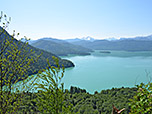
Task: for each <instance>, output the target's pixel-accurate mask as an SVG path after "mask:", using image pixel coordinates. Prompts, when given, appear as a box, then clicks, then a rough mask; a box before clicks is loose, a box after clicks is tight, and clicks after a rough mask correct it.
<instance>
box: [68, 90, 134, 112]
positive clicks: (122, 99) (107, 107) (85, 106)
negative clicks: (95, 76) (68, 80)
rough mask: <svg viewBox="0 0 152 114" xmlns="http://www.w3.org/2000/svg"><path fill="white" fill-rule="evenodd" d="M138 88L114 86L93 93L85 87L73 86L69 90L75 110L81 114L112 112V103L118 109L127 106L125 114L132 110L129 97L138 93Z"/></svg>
mask: <svg viewBox="0 0 152 114" xmlns="http://www.w3.org/2000/svg"><path fill="white" fill-rule="evenodd" d="M136 91H137V89H136V88H123V87H122V88H112V89H108V90H102V91H101V92H99V93H98V92H95V93H94V94H93V95H92V94H89V93H87V92H86V91H84V90H83V89H80V88H77V89H76V87H71V89H70V91H69V94H68V95H69V98H70V100H71V101H70V102H71V103H72V104H73V106H74V112H78V113H79V114H88V113H89V112H91V114H110V113H111V112H112V104H114V105H115V107H117V108H118V109H122V108H125V109H126V110H125V111H124V112H123V114H128V113H129V112H130V107H129V106H128V103H129V102H130V101H129V99H131V98H133V96H134V95H135V94H136Z"/></svg>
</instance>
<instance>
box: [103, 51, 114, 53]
mask: <svg viewBox="0 0 152 114" xmlns="http://www.w3.org/2000/svg"><path fill="white" fill-rule="evenodd" d="M100 53H111V52H110V51H100Z"/></svg>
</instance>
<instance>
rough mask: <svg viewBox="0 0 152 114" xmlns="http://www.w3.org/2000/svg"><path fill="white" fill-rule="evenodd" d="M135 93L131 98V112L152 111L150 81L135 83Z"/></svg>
mask: <svg viewBox="0 0 152 114" xmlns="http://www.w3.org/2000/svg"><path fill="white" fill-rule="evenodd" d="M137 88H138V91H137V94H136V95H135V96H134V97H133V99H131V103H130V106H131V114H151V113H152V83H150V82H149V83H148V84H144V83H141V84H140V85H137Z"/></svg>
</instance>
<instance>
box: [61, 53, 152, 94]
mask: <svg viewBox="0 0 152 114" xmlns="http://www.w3.org/2000/svg"><path fill="white" fill-rule="evenodd" d="M62 58H64V59H69V60H71V61H72V62H73V63H74V64H75V67H74V68H68V69H66V71H65V76H64V78H63V82H64V83H65V88H67V89H69V88H70V86H76V87H80V88H82V89H86V90H87V91H88V92H90V93H94V92H95V91H98V92H100V91H101V90H103V89H111V88H112V87H122V86H123V87H133V86H135V84H139V83H141V82H148V81H149V80H150V78H152V51H145V52H125V51H111V53H100V52H99V51H95V52H93V53H92V54H91V55H88V56H66V57H62Z"/></svg>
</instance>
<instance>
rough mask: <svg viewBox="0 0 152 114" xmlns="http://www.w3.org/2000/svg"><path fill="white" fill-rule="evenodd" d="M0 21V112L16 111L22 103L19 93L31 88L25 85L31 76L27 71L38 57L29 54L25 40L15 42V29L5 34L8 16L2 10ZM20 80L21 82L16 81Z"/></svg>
mask: <svg viewBox="0 0 152 114" xmlns="http://www.w3.org/2000/svg"><path fill="white" fill-rule="evenodd" d="M0 22H1V24H2V25H1V26H2V27H1V28H0V37H1V40H0V112H1V113H2V114H5V113H14V112H16V110H17V109H18V108H19V107H20V106H21V105H22V97H23V96H24V94H20V93H23V91H28V90H30V89H31V88H30V87H28V86H26V85H25V84H26V83H27V82H28V81H29V80H30V79H31V78H32V77H31V78H29V79H27V77H28V75H27V72H28V70H29V69H30V68H31V66H30V64H32V63H34V62H36V61H37V59H38V57H37V58H35V57H33V56H31V55H33V54H34V52H33V51H32V50H30V49H29V48H27V47H26V46H27V42H25V43H21V42H17V43H16V39H14V37H15V31H14V33H13V35H12V36H11V37H10V36H9V35H8V34H7V32H6V31H5V29H6V28H7V27H8V25H9V23H10V18H9V19H8V17H7V16H6V15H5V14H4V15H3V12H1V17H0ZM17 35H19V33H18V34H17ZM29 51H30V52H29ZM20 80H23V82H22V83H17V82H18V81H20ZM31 84H32V83H31ZM31 87H32V86H31Z"/></svg>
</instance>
